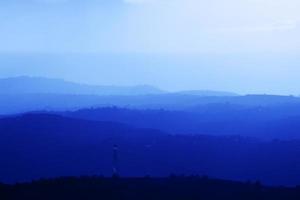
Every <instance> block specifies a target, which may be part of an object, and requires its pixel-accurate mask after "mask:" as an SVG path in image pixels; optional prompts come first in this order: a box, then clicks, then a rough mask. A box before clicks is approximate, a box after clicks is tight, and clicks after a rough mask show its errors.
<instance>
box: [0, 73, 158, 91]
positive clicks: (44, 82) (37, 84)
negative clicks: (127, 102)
mask: <svg viewBox="0 0 300 200" xmlns="http://www.w3.org/2000/svg"><path fill="white" fill-rule="evenodd" d="M161 93H163V91H162V90H160V89H158V88H155V87H152V86H148V85H142V86H132V87H129V86H128V87H125V86H124V87H121V86H97V85H87V84H78V83H73V82H68V81H64V80H61V79H50V78H41V77H26V76H20V77H14V78H4V79H0V94H74V95H145V94H161Z"/></svg>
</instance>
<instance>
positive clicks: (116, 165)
mask: <svg viewBox="0 0 300 200" xmlns="http://www.w3.org/2000/svg"><path fill="white" fill-rule="evenodd" d="M118 153H119V147H118V145H114V147H113V169H112V170H113V171H112V172H113V177H119V158H118Z"/></svg>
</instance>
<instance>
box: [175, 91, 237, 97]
mask: <svg viewBox="0 0 300 200" xmlns="http://www.w3.org/2000/svg"><path fill="white" fill-rule="evenodd" d="M175 94H182V95H198V96H207V97H226V96H229V97H230V96H239V95H238V94H237V93H233V92H224V91H213V90H186V91H180V92H175Z"/></svg>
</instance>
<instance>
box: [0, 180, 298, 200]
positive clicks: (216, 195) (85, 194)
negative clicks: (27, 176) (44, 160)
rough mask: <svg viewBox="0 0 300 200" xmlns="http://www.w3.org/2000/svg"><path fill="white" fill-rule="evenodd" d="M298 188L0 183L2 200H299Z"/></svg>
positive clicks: (170, 182) (201, 183) (155, 183)
mask: <svg viewBox="0 0 300 200" xmlns="http://www.w3.org/2000/svg"><path fill="white" fill-rule="evenodd" d="M299 197H300V189H299V188H285V187H274V188H273V187H264V186H261V185H260V184H259V183H255V182H252V183H251V182H248V183H242V182H233V181H224V180H216V179H208V178H205V177H203V178H200V177H175V176H173V177H170V178H154V179H153V178H122V179H110V178H103V177H102V178H101V177H81V178H74V177H66V178H59V179H52V180H45V179H44V180H40V181H35V182H32V183H29V184H18V185H1V184H0V198H1V200H22V199H31V200H40V199H44V200H65V199H72V200H83V199H89V200H94V199H95V200H96V199H97V200H98V199H106V200H117V199H122V200H141V199H143V200H150V199H156V200H166V199H172V200H186V199H188V200H196V199H197V200H198V199H209V200H220V199H230V200H241V199H243V200H266V199H272V200H287V199H289V200H298V199H299Z"/></svg>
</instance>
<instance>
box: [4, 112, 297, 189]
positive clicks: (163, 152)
mask: <svg viewBox="0 0 300 200" xmlns="http://www.w3.org/2000/svg"><path fill="white" fill-rule="evenodd" d="M114 145H118V146H119V159H120V161H119V162H120V163H119V165H120V166H119V167H120V174H121V175H122V176H129V177H141V176H145V175H151V176H154V177H164V176H168V175H169V174H171V173H174V174H186V175H191V174H198V175H209V176H212V177H217V178H222V179H228V180H243V181H246V180H260V181H262V182H263V183H266V184H273V185H297V184H299V182H300V178H299V177H300V160H299V159H298V155H299V154H300V149H299V145H300V141H297V140H295V141H280V140H274V141H270V142H266V141H260V140H257V139H252V138H246V137H239V136H222V137H214V136H205V135H198V136H192V135H190V136H184V135H169V134H167V133H164V132H162V131H159V130H154V129H140V128H139V129H137V128H132V127H130V126H128V125H124V124H120V123H116V122H97V121H89V120H82V119H72V118H67V117H61V116H57V115H49V114H28V115H21V116H15V117H10V118H2V119H0V154H1V155H2V156H1V157H0V164H1V171H0V182H10V183H13V182H16V181H28V180H32V179H38V178H42V177H43V178H47V177H59V176H79V175H94V174H102V175H106V176H110V175H111V173H112V149H113V146H114ZM220 166H221V167H220Z"/></svg>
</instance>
